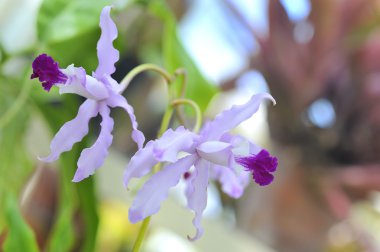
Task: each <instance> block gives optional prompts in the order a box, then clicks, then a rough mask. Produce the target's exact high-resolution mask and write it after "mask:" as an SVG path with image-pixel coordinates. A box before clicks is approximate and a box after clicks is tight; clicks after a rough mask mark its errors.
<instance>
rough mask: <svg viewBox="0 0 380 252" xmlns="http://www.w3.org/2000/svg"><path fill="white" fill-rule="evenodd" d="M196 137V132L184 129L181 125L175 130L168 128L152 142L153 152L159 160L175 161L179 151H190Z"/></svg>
mask: <svg viewBox="0 0 380 252" xmlns="http://www.w3.org/2000/svg"><path fill="white" fill-rule="evenodd" d="M197 138H198V136H197V135H196V134H194V133H193V132H191V131H189V130H187V129H185V128H184V127H183V126H180V127H178V128H177V129H176V130H172V129H168V130H167V131H166V132H165V133H164V134H163V135H162V136H161V137H160V138H159V139H157V140H156V141H155V143H154V149H153V154H154V157H155V158H156V159H157V160H159V161H160V162H164V161H165V162H172V163H173V162H175V161H177V159H178V157H177V155H178V153H179V152H180V151H185V152H191V150H193V149H194V148H193V146H194V141H195V140H196V139H197Z"/></svg>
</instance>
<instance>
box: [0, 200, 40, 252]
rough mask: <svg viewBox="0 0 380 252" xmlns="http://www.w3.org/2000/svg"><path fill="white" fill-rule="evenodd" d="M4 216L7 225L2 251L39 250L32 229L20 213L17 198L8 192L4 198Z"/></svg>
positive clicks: (28, 251) (30, 251) (26, 251)
mask: <svg viewBox="0 0 380 252" xmlns="http://www.w3.org/2000/svg"><path fill="white" fill-rule="evenodd" d="M5 217H6V222H7V226H8V234H7V238H6V240H5V242H4V246H3V248H4V251H5V252H13V251H25V252H34V251H39V249H38V246H37V243H36V239H35V237H34V233H33V231H32V230H31V229H30V227H29V226H28V224H26V223H25V221H24V218H23V217H22V215H21V213H20V209H19V206H18V203H17V198H16V196H14V194H13V193H9V194H7V195H6V198H5Z"/></svg>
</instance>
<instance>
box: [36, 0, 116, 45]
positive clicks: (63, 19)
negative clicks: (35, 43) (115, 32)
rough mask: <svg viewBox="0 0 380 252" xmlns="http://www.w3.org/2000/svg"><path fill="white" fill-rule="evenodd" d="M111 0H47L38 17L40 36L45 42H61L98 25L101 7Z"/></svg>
mask: <svg viewBox="0 0 380 252" xmlns="http://www.w3.org/2000/svg"><path fill="white" fill-rule="evenodd" d="M108 2H109V1H106V0H97V1H87V0H45V1H44V2H43V3H42V6H41V9H40V12H39V15H38V18H37V30H38V38H39V40H40V41H42V42H45V43H56V42H61V41H64V40H67V39H71V38H73V37H76V36H79V35H81V34H83V33H87V32H89V31H91V30H93V29H94V28H96V27H97V26H98V23H99V15H100V12H101V9H102V8H103V7H104V6H105V5H107V3H108Z"/></svg>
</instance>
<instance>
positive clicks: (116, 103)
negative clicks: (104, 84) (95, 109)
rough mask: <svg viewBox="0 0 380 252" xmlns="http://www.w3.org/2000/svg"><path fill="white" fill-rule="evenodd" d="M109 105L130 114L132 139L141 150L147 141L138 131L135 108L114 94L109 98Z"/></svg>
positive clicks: (120, 96)
mask: <svg viewBox="0 0 380 252" xmlns="http://www.w3.org/2000/svg"><path fill="white" fill-rule="evenodd" d="M107 104H108V105H109V106H110V107H112V108H114V107H121V108H123V109H124V110H125V111H126V112H127V113H128V115H129V118H130V119H131V124H132V139H133V141H135V143H137V146H138V148H139V149H141V148H142V146H143V144H144V141H145V136H144V134H143V133H142V132H141V131H140V130H138V129H137V127H138V124H137V120H136V116H135V114H134V110H133V107H132V106H131V105H129V104H128V102H127V100H126V99H125V98H124V97H123V96H122V95H119V94H114V95H112V96H111V97H110V98H108V99H107Z"/></svg>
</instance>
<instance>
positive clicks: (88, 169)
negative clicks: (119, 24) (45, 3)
mask: <svg viewBox="0 0 380 252" xmlns="http://www.w3.org/2000/svg"><path fill="white" fill-rule="evenodd" d="M110 9H111V7H110V6H106V7H104V8H103V10H102V12H101V15H100V28H101V36H100V39H99V41H98V44H97V55H98V60H99V65H98V67H97V68H96V70H95V72H93V74H92V76H90V75H86V71H85V70H84V69H83V68H82V67H74V65H70V66H68V67H67V68H66V69H60V68H59V66H58V63H57V62H55V61H54V60H53V59H52V58H51V57H50V56H48V55H46V54H41V55H39V56H38V57H37V58H36V59H35V60H34V61H33V64H32V67H33V74H32V75H31V78H32V79H33V78H39V81H40V82H42V86H43V88H44V89H45V90H46V91H50V89H51V88H52V86H57V87H58V88H59V93H60V94H64V93H75V94H78V95H81V96H83V97H85V98H87V100H86V101H85V102H84V103H83V104H82V105H81V106H80V107H79V111H78V114H77V116H76V117H75V118H74V119H73V120H71V121H69V122H67V123H65V124H64V125H63V126H62V127H61V128H60V130H59V131H58V133H57V134H56V135H55V137H54V138H53V140H52V141H51V144H50V155H48V156H47V157H44V158H40V159H41V160H42V161H45V162H53V161H55V160H57V159H58V158H59V156H60V155H61V153H63V152H65V151H69V150H71V149H72V147H73V145H74V144H75V143H77V142H79V141H81V140H82V138H83V137H84V136H85V135H87V134H88V128H89V126H88V123H89V121H90V119H91V118H93V117H95V116H97V115H98V114H100V116H101V117H102V122H101V124H100V125H101V130H100V134H99V137H98V139H97V140H96V141H95V143H94V144H93V145H92V146H91V147H90V148H86V149H84V150H83V151H82V153H81V155H80V157H79V160H78V168H77V170H76V173H75V175H74V178H73V181H74V182H79V181H81V180H83V179H84V178H87V177H88V176H90V175H92V174H93V173H94V172H95V170H96V169H97V168H99V167H100V166H102V164H103V162H104V160H105V158H106V156H107V155H108V148H109V147H110V145H111V143H112V138H113V136H112V129H113V125H114V122H113V119H112V118H111V117H110V108H114V107H121V108H123V109H124V110H125V111H126V112H127V113H128V115H129V117H130V119H131V123H132V139H133V140H134V141H135V142H136V143H137V145H138V148H141V147H142V145H143V143H144V141H145V137H144V135H143V133H142V132H141V131H139V130H138V129H137V126H138V124H137V121H136V117H135V115H134V111H133V108H132V107H131V106H130V105H129V104H128V102H127V100H126V99H125V98H124V97H123V96H122V95H121V93H122V92H123V89H124V88H122V87H121V85H120V84H118V83H117V82H116V81H115V80H114V79H113V78H112V77H111V74H112V73H114V72H115V66H114V64H115V62H117V61H118V60H119V52H118V51H117V50H116V49H115V48H114V47H113V44H112V43H113V40H115V39H116V37H117V28H116V25H115V23H114V22H113V21H112V19H111V17H110Z"/></svg>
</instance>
